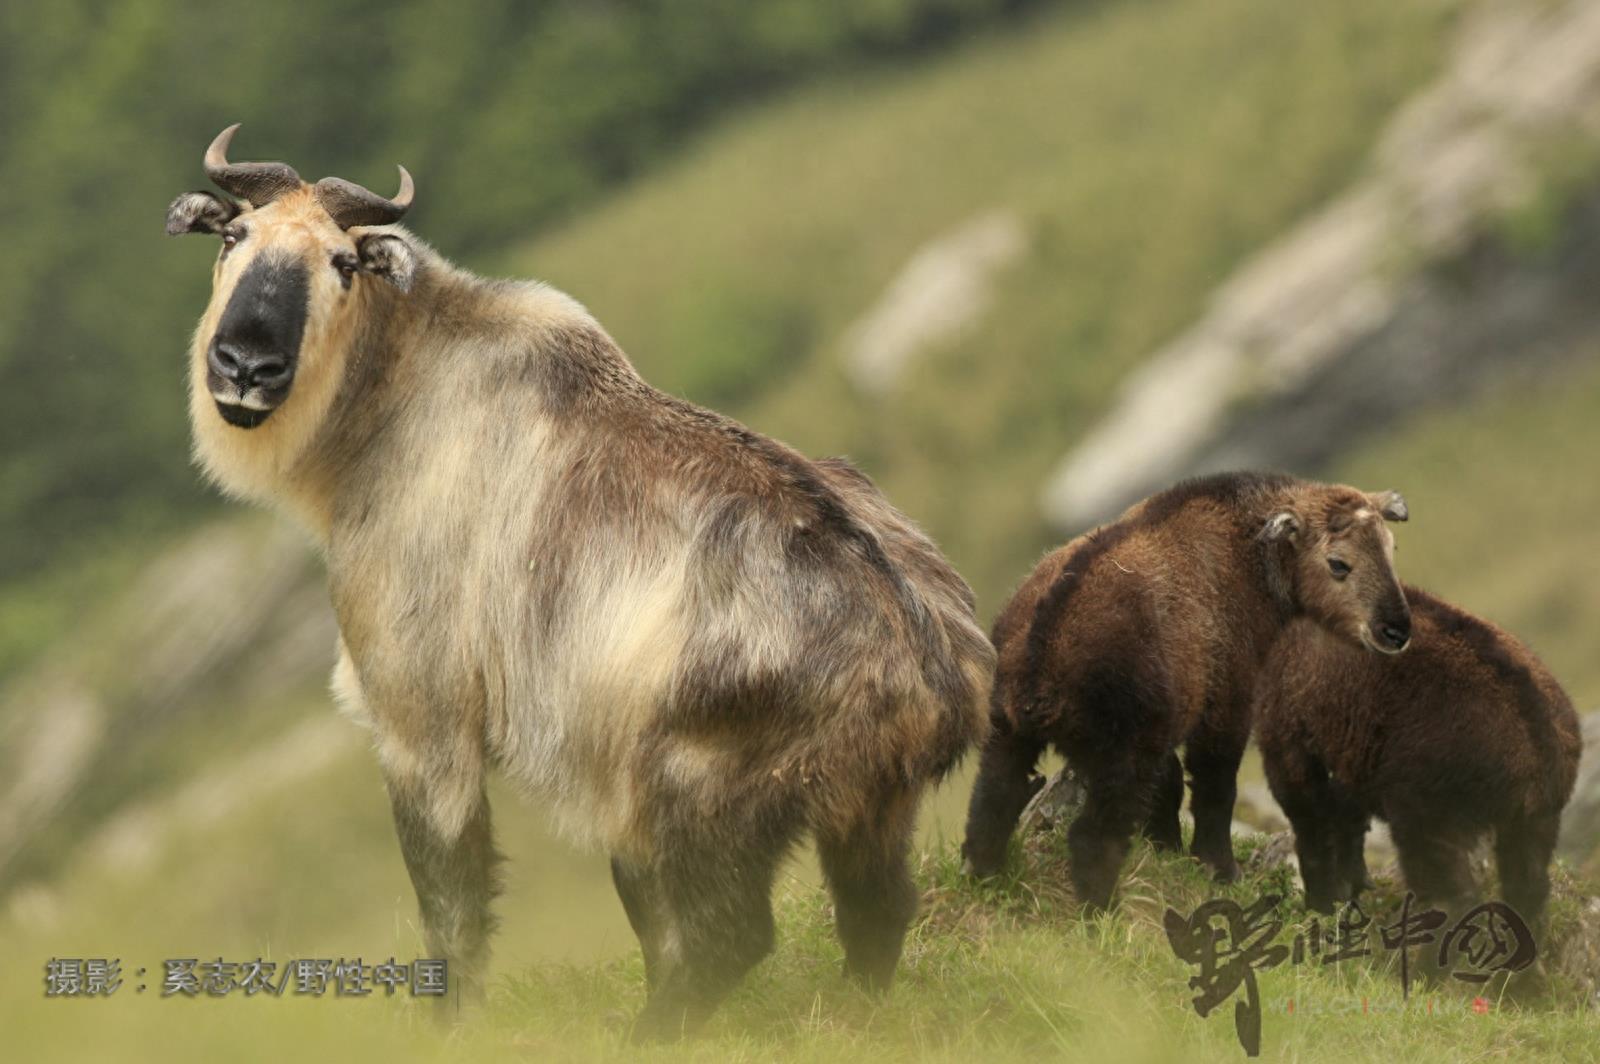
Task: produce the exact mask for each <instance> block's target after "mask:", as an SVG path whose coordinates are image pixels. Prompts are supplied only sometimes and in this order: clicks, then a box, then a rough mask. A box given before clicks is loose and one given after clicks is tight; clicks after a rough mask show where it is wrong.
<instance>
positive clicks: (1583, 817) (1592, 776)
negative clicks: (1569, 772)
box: [1557, 710, 1600, 862]
mask: <svg viewBox="0 0 1600 1064" xmlns="http://www.w3.org/2000/svg"><path fill="white" fill-rule="evenodd" d="M1557 852H1558V853H1559V854H1560V855H1561V856H1563V857H1565V858H1567V859H1568V860H1571V861H1574V862H1583V861H1588V860H1593V859H1595V858H1596V857H1597V855H1600V710H1596V711H1595V712H1592V713H1586V714H1584V717H1583V757H1582V759H1581V760H1579V762H1578V784H1577V786H1576V787H1574V788H1573V791H1572V801H1570V802H1568V803H1567V809H1566V812H1565V813H1564V814H1562V817H1561V842H1560V846H1559V848H1558V850H1557Z"/></svg>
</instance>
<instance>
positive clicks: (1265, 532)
mask: <svg viewBox="0 0 1600 1064" xmlns="http://www.w3.org/2000/svg"><path fill="white" fill-rule="evenodd" d="M1299 532H1300V518H1298V517H1296V516H1295V514H1294V511H1293V510H1280V511H1278V512H1277V513H1275V514H1273V515H1272V516H1271V517H1269V518H1267V522H1266V524H1264V525H1262V526H1261V531H1260V532H1259V533H1257V535H1258V537H1259V538H1261V539H1263V540H1265V541H1266V542H1268V543H1282V542H1286V541H1287V542H1292V541H1293V540H1294V537H1295V536H1296V535H1297V534H1299Z"/></svg>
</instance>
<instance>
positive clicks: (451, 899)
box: [386, 775, 502, 1006]
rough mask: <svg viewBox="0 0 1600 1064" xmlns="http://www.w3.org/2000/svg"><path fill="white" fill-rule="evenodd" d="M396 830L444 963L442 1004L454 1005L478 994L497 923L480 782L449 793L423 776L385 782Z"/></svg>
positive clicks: (492, 854)
mask: <svg viewBox="0 0 1600 1064" xmlns="http://www.w3.org/2000/svg"><path fill="white" fill-rule="evenodd" d="M386 783H387V787H388V791H389V801H390V805H391V806H392V807H393V810H394V826H395V833H396V834H397V835H398V836H399V838H400V850H401V853H402V855H403V856H404V858H405V863H406V870H407V871H408V872H409V873H410V875H411V883H412V886H413V887H415V888H416V892H417V906H418V909H419V910H420V913H421V916H422V931H423V939H424V941H425V943H426V944H427V948H428V952H429V954H430V956H432V957H440V958H443V959H444V960H445V961H446V968H447V972H448V975H449V980H450V983H451V984H452V985H451V986H450V988H449V989H450V991H451V994H450V995H447V996H446V997H444V998H441V999H440V1002H441V1004H444V1005H447V1006H458V1005H459V1004H460V1003H461V1001H462V1000H467V1001H475V1000H478V999H480V998H481V997H482V995H483V980H484V969H485V966H486V963H487V960H488V952H489V935H490V934H491V933H492V932H493V930H494V926H495V921H494V918H493V916H492V915H491V913H490V911H489V905H490V902H491V901H492V900H493V898H494V896H495V895H496V894H497V893H499V875H498V866H499V863H500V861H501V860H502V858H501V856H500V854H499V853H498V852H497V851H496V850H495V847H494V839H493V834H492V831H491V829H490V823H489V801H488V797H487V796H486V795H485V793H484V790H483V781H482V779H481V778H480V779H478V780H477V781H476V783H475V785H474V784H472V783H466V782H464V783H463V784H462V786H461V787H458V788H454V789H452V791H451V793H448V794H446V793H442V791H443V788H439V787H429V786H426V785H424V784H423V782H422V780H421V778H420V777H401V776H397V775H390V776H389V778H388V779H387V780H386Z"/></svg>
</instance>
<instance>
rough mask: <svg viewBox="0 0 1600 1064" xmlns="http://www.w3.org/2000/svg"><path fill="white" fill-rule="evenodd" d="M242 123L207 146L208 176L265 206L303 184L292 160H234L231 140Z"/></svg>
mask: <svg viewBox="0 0 1600 1064" xmlns="http://www.w3.org/2000/svg"><path fill="white" fill-rule="evenodd" d="M239 125H240V123H238V122H235V123H234V124H233V125H231V126H229V127H228V128H227V129H224V130H223V131H222V132H221V133H218V134H217V139H216V140H214V141H212V142H211V147H209V148H207V149H206V176H207V177H209V178H210V179H211V180H212V181H215V182H216V183H217V187H218V188H220V189H222V190H223V191H224V192H228V193H231V194H233V195H235V196H239V197H240V198H242V199H247V200H249V201H250V202H251V204H253V205H254V206H257V207H264V206H266V205H267V204H268V203H271V202H272V201H273V200H275V199H277V198H278V197H279V196H281V195H283V194H284V193H285V192H293V191H294V190H295V189H297V188H299V187H300V175H299V174H297V173H295V172H294V167H292V166H290V165H289V164H288V163H230V162H229V161H228V144H229V142H231V141H232V140H233V135H234V134H235V133H237V132H238V131H239Z"/></svg>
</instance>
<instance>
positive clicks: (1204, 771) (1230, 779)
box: [1184, 723, 1249, 883]
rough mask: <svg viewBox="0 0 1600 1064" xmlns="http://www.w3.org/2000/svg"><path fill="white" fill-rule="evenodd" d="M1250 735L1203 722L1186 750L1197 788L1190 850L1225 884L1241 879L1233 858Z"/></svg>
mask: <svg viewBox="0 0 1600 1064" xmlns="http://www.w3.org/2000/svg"><path fill="white" fill-rule="evenodd" d="M1248 738H1249V734H1248V732H1245V733H1240V732H1239V731H1237V730H1233V729H1229V730H1213V729H1211V728H1209V727H1207V726H1206V725H1205V724H1204V723H1202V725H1201V726H1200V728H1198V729H1197V730H1196V731H1195V733H1194V734H1193V735H1191V736H1190V737H1189V742H1188V744H1187V747H1188V748H1187V750H1186V751H1185V752H1184V759H1185V760H1186V761H1187V762H1188V767H1189V776H1190V779H1191V784H1190V786H1191V787H1192V789H1193V800H1192V802H1191V803H1190V805H1191V808H1192V809H1193V811H1194V843H1193V845H1192V846H1191V847H1190V852H1191V853H1193V854H1194V856H1195V857H1197V858H1199V859H1200V860H1201V861H1202V862H1204V863H1205V864H1206V865H1208V866H1209V867H1210V868H1211V873H1212V875H1213V876H1215V877H1216V879H1217V880H1218V882H1222V883H1231V882H1233V881H1234V880H1236V879H1238V878H1239V865H1238V862H1236V861H1235V860H1234V858H1233V803H1234V800H1235V799H1236V798H1237V796H1238V780H1239V762H1240V761H1241V760H1242V759H1243V758H1244V748H1245V743H1246V741H1247V740H1248Z"/></svg>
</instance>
